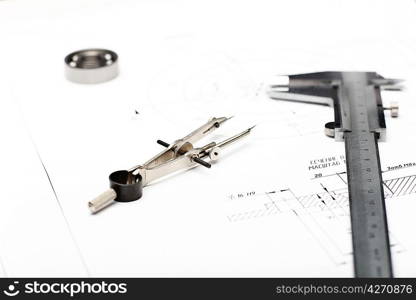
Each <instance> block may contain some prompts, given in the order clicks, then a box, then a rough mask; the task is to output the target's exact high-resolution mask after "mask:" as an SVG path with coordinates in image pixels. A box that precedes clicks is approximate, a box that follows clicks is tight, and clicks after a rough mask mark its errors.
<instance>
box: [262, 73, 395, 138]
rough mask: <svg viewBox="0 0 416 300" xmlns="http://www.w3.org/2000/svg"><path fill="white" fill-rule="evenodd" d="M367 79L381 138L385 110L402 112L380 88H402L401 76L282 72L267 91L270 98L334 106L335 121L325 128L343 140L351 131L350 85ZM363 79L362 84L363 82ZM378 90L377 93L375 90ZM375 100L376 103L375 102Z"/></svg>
mask: <svg viewBox="0 0 416 300" xmlns="http://www.w3.org/2000/svg"><path fill="white" fill-rule="evenodd" d="M357 75H358V77H360V78H361V79H364V80H363V81H361V83H362V82H364V83H365V86H366V88H367V93H368V97H367V99H368V100H367V102H368V103H366V105H368V106H370V107H373V106H372V105H373V104H374V107H376V110H371V111H370V113H372V114H374V118H371V120H372V122H373V123H372V124H370V126H371V130H372V131H373V132H375V133H376V134H377V137H378V138H379V139H380V140H381V141H384V140H385V128H386V122H385V118H384V110H389V111H390V112H391V116H392V117H397V116H398V104H396V103H394V104H393V103H392V105H391V106H390V107H383V104H382V100H381V95H380V91H381V90H389V91H400V90H402V89H403V86H402V85H400V83H401V82H402V81H403V80H401V79H389V78H384V77H382V76H380V75H379V74H377V73H375V72H336V71H327V72H315V73H305V74H296V75H286V76H279V77H278V79H279V83H278V84H272V85H270V87H269V90H268V91H267V93H268V95H269V97H270V98H272V99H275V100H285V101H294V102H300V103H311V104H319V105H325V106H330V107H334V121H331V122H328V123H326V124H325V126H324V132H325V134H326V135H327V136H329V137H334V138H335V140H337V141H343V139H344V132H349V131H351V119H350V113H349V108H348V103H345V98H346V96H347V95H346V94H345V93H346V91H345V89H343V87H345V86H346V85H354V84H358V83H357V82H355V78H356V77H357ZM361 83H360V84H361ZM374 92H375V97H373V96H372V95H371V93H374ZM371 102H374V103H371Z"/></svg>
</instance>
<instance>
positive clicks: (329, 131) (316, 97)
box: [268, 72, 402, 277]
mask: <svg viewBox="0 0 416 300" xmlns="http://www.w3.org/2000/svg"><path fill="white" fill-rule="evenodd" d="M288 79H289V81H288V83H285V84H279V85H272V86H270V90H269V91H268V94H269V96H270V97H271V98H272V99H276V100H289V101H296V102H304V103H315V104H321V105H329V106H333V107H334V121H333V122H329V123H326V124H325V134H326V135H328V136H330V137H334V138H335V140H337V141H344V142H345V153H346V163H347V176H348V193H349V204H350V215H351V229H352V243H353V254H354V270H355V276H356V277H392V276H393V271H392V263H391V253H390V242H389V236H388V226H387V217H386V208H385V201H384V191H383V182H382V177H381V168H380V157H379V151H378V145H377V141H378V140H380V141H384V140H385V136H386V134H385V133H386V122H385V118H384V110H385V109H390V110H391V113H392V116H393V117H396V116H397V115H398V106H397V105H395V106H392V107H391V108H383V103H382V100H381V90H401V88H402V87H401V86H400V85H398V83H400V82H401V80H398V79H387V78H384V77H382V76H380V75H378V74H377V73H375V72H317V73H307V74H297V75H289V76H288Z"/></svg>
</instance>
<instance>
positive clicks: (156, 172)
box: [88, 117, 254, 213]
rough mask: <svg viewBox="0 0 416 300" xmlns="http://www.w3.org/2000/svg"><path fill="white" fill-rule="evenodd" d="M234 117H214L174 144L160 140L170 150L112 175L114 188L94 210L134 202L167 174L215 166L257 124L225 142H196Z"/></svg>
mask: <svg viewBox="0 0 416 300" xmlns="http://www.w3.org/2000/svg"><path fill="white" fill-rule="evenodd" d="M230 119H231V118H225V117H221V118H212V119H210V120H209V121H208V122H207V123H205V124H204V125H202V126H201V127H199V128H198V129H196V130H194V131H192V132H191V133H190V134H188V135H187V136H185V137H183V138H181V139H179V140H176V141H175V142H174V143H172V144H168V143H166V142H164V141H161V140H158V141H157V143H158V144H160V145H162V146H164V147H165V148H166V149H165V150H164V151H162V152H161V153H159V154H158V155H156V156H155V157H153V158H152V159H150V160H149V161H147V162H145V163H144V164H142V165H137V166H135V167H133V168H131V169H129V170H121V171H116V172H113V173H111V174H110V176H109V180H110V189H109V190H107V191H105V192H104V193H102V194H101V195H99V196H98V197H96V198H95V199H94V200H92V201H90V202H88V206H89V208H90V210H91V212H92V213H96V212H98V211H100V210H102V209H103V208H105V207H107V206H109V205H110V204H112V203H114V202H130V201H135V200H138V199H140V198H141V197H142V193H143V187H145V186H147V185H148V184H150V183H151V182H154V181H156V180H158V179H160V178H162V177H164V176H167V175H169V174H172V173H175V172H177V171H180V170H186V169H191V168H194V167H197V166H199V165H201V166H204V167H206V168H211V162H213V161H216V160H218V158H219V157H220V156H221V151H222V149H223V148H225V147H226V146H228V145H230V144H232V143H234V142H236V141H238V140H240V139H241V138H243V137H245V136H247V135H248V134H250V132H251V130H252V129H253V127H254V126H253V127H251V128H249V129H247V130H245V131H243V132H241V133H239V134H237V135H235V136H232V137H230V138H228V139H226V140H224V141H221V142H218V143H217V142H211V143H209V144H207V145H205V146H203V147H200V148H194V143H195V142H197V141H198V140H200V139H202V138H204V137H205V136H206V135H208V134H210V133H212V132H213V131H215V130H216V129H217V128H219V127H220V126H221V125H222V124H223V123H224V122H226V121H228V120H230Z"/></svg>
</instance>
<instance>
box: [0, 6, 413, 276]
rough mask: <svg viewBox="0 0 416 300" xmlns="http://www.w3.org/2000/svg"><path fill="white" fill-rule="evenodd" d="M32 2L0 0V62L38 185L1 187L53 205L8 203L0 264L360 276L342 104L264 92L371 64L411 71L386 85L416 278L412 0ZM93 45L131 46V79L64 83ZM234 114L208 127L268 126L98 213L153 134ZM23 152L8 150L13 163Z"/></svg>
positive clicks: (387, 165)
mask: <svg viewBox="0 0 416 300" xmlns="http://www.w3.org/2000/svg"><path fill="white" fill-rule="evenodd" d="M23 3H26V5H31V4H28V3H29V1H21V2H20V3H19V2H17V3H16V4H13V3H11V2H10V3H7V2H4V3H0V4H1V5H2V6H3V8H2V9H1V10H0V20H1V21H0V22H2V23H3V25H4V26H1V28H2V29H0V31H1V33H2V36H3V40H4V42H3V45H6V46H5V47H2V49H0V54H2V55H7V57H13V58H15V59H10V60H8V61H6V62H5V65H4V68H3V69H2V70H1V71H0V72H2V73H3V74H7V77H8V82H9V83H8V84H7V86H8V87H10V89H11V90H12V92H11V95H9V96H8V99H9V100H8V101H9V102H10V103H11V104H10V106H13V107H14V108H13V109H14V111H16V112H15V113H14V115H10V116H9V117H10V118H11V119H13V120H15V121H14V122H15V123H16V124H20V125H19V126H21V127H19V128H20V129H16V128H18V127H17V126H16V128H15V127H11V129H10V130H14V131H16V136H21V139H23V140H25V141H26V144H24V145H26V146H25V147H19V146H17V145H16V146H15V147H16V148H22V149H26V148H28V149H29V150H28V154H27V157H28V158H27V160H28V161H30V162H31V164H32V165H28V164H24V165H25V166H26V168H28V169H29V170H30V172H32V174H34V175H32V176H31V178H32V177H33V178H39V181H40V182H39V183H37V182H33V187H31V188H30V194H27V193H26V192H24V193H23V192H22V193H20V194H18V195H16V194H10V195H7V197H10V198H11V199H15V200H16V201H17V200H19V201H22V199H27V200H31V199H34V201H35V200H36V199H42V200H43V199H46V198H47V199H48V201H49V202H47V203H45V204H42V205H40V206H38V205H34V204H32V205H33V206H30V207H28V206H24V205H23V206H22V207H19V209H18V210H16V209H12V208H10V207H5V208H4V209H2V214H5V215H10V216H16V217H17V219H16V220H20V221H19V222H17V221H16V224H15V226H8V228H7V232H5V231H6V230H3V232H2V233H1V235H0V257H1V258H2V261H3V264H4V265H5V266H6V267H5V269H6V271H7V273H6V274H4V275H8V276H25V275H26V276H32V275H33V276H55V275H57V274H59V275H63V276H72V275H74V276H87V275H90V276H352V275H353V270H352V255H351V250H352V249H351V237H350V233H349V231H350V227H349V215H348V212H349V209H348V196H347V194H346V184H345V181H346V178H345V163H344V161H343V155H344V145H343V143H336V142H334V141H333V140H331V139H328V138H326V137H325V136H324V134H323V125H324V124H325V123H326V122H328V121H331V120H332V119H333V110H332V108H329V107H321V106H313V105H305V104H296V103H285V102H278V101H273V100H270V99H269V98H268V97H267V95H266V88H267V85H268V84H269V83H273V80H274V78H273V75H275V74H292V73H300V72H312V71H319V70H374V71H377V72H379V73H380V74H382V75H385V76H389V77H398V78H404V79H406V80H407V81H406V86H407V87H408V89H407V90H406V91H405V92H400V93H387V92H386V93H383V101H384V103H385V104H387V105H388V104H389V102H390V101H393V100H396V101H399V102H400V118H398V119H391V118H390V117H388V115H387V117H386V118H387V120H386V121H387V135H388V141H387V142H386V143H380V155H381V160H382V168H383V170H385V171H386V172H385V173H383V177H384V180H385V185H386V186H387V187H385V192H386V204H387V211H388V219H389V226H390V231H391V240H392V252H393V260H394V271H395V274H396V275H397V276H415V274H416V265H415V260H414V257H415V255H416V245H415V242H414V240H413V238H412V237H413V235H412V228H414V227H415V225H416V224H414V222H415V221H414V217H413V214H412V212H413V211H415V205H416V201H415V199H416V198H415V197H416V188H415V187H414V186H415V185H416V180H415V182H413V180H414V178H415V175H416V167H415V166H414V163H415V162H416V156H415V155H414V151H412V149H413V148H414V145H416V138H414V137H413V134H412V133H413V132H414V129H415V127H416V122H415V120H414V117H413V116H414V113H413V112H414V111H415V108H416V104H415V103H414V102H415V101H412V100H413V99H416V97H415V92H414V88H413V87H414V86H415V83H416V82H415V80H414V78H416V77H415V75H416V74H415V70H416V58H415V56H414V53H415V50H416V39H415V38H414V33H413V29H414V28H415V25H416V24H415V22H416V21H414V19H415V18H414V16H415V13H416V4H415V3H414V2H413V1H403V2H401V3H397V1H382V2H380V1H379V2H378V5H377V6H375V5H374V2H373V1H337V2H335V1H314V2H311V1H290V2H276V1H250V2H248V3H244V4H242V3H240V4H239V6H238V7H239V9H238V10H236V6H235V4H233V3H232V1H231V2H227V3H224V2H219V1H218V2H217V1H214V2H213V3H212V4H211V5H210V6H205V5H202V4H200V3H198V4H197V3H196V2H191V1H176V2H165V1H156V2H147V1H143V2H136V1H123V2H122V3H119V2H117V1H106V2H105V5H102V6H101V7H100V9H99V10H96V9H95V7H96V6H95V4H96V3H98V2H97V1H91V2H90V1H89V2H88V4H86V3H84V2H82V1H71V4H69V1H62V2H61V4H60V5H57V4H51V3H52V2H50V1H39V3H44V5H47V4H48V5H51V6H50V11H49V14H50V16H48V17H47V16H46V15H45V12H44V11H42V10H41V9H39V8H33V9H34V12H36V13H37V14H38V15H36V14H35V13H33V11H32V14H30V17H28V14H29V13H28V12H25V10H22V9H21V8H22V7H20V5H23ZM318 6H320V7H325V9H324V10H319V9H316V7H318ZM219 7H221V9H218V8H219ZM299 7H301V8H302V9H299ZM0 8H1V6H0ZM80 8H82V10H77V9H80ZM80 11H82V12H80ZM311 11H313V13H312V14H311ZM276 12H280V13H276ZM155 15H157V16H158V18H157V20H155V18H154V16H155ZM352 15H354V22H353V23H352V22H351V16H352ZM213 16H215V17H213ZM109 18H111V19H112V20H114V21H113V22H111V26H110V24H109V23H108V22H107V20H109ZM294 18H295V19H296V20H298V21H297V22H294V20H293V19H294ZM369 19H370V20H371V22H369ZM213 20H216V21H215V22H214V21H213ZM230 20H232V22H230ZM86 24H88V25H89V26H87V27H85V26H84V25H86ZM305 24H307V26H306V25H305ZM328 24H332V25H331V26H328ZM120 33H123V34H120ZM91 46H93V47H96V46H102V47H106V48H109V49H112V50H114V51H116V52H117V53H118V54H119V55H120V68H121V73H120V76H119V77H118V78H117V79H115V80H113V81H111V82H108V83H105V84H100V85H78V84H73V83H71V82H68V81H66V80H65V78H64V76H63V58H64V56H65V55H66V54H67V53H69V52H71V51H73V50H77V49H81V48H85V47H91ZM28 48H30V55H26V52H27V49H28ZM17 58H18V61H19V63H18V64H16V59H17ZM16 107H17V108H16ZM5 110H12V108H9V107H6V108H5ZM136 112H137V113H136ZM232 115H234V116H235V118H233V119H232V120H230V121H229V122H227V123H226V124H224V126H222V127H221V128H220V129H219V130H218V131H216V132H215V134H213V136H211V137H209V138H207V141H211V140H216V141H218V140H222V139H224V138H226V137H228V136H230V135H233V134H235V133H237V132H239V131H242V130H244V129H246V128H248V127H251V126H252V125H257V126H256V128H255V129H254V130H253V133H252V135H250V136H249V137H248V138H247V139H245V140H244V141H243V142H241V143H237V144H235V145H233V146H231V147H230V148H228V149H226V150H225V151H224V156H223V157H222V158H221V159H220V160H219V161H218V163H216V164H215V165H214V166H213V167H212V168H211V169H210V170H207V169H204V168H195V169H193V170H190V171H187V172H182V173H180V174H177V175H175V176H171V177H169V178H167V179H165V180H162V181H160V182H158V183H156V184H152V185H150V186H148V187H145V189H144V196H143V198H142V199H140V200H139V201H135V202H132V203H128V204H116V205H113V206H112V207H110V208H108V209H106V210H104V211H102V212H100V213H99V214H97V215H93V216H92V215H90V213H89V211H88V209H87V205H86V203H87V202H88V201H89V200H90V199H92V198H93V197H95V196H96V195H97V194H98V193H100V192H102V191H104V190H105V189H107V188H108V182H107V176H108V174H109V173H111V172H112V171H114V170H119V169H126V168H129V167H131V166H133V165H136V164H138V163H142V162H144V161H146V160H147V159H148V158H150V157H151V156H153V155H154V154H156V153H158V152H159V151H161V149H160V146H159V145H157V144H156V143H155V141H156V140H157V139H162V140H166V141H167V142H172V141H174V140H175V139H177V138H179V137H181V136H184V135H186V134H187V133H189V132H190V131H191V130H193V129H194V128H196V127H198V126H199V125H201V124H202V123H204V122H206V121H207V120H208V118H210V117H212V116H217V117H221V116H232ZM22 120H24V121H22ZM23 122H24V123H23ZM6 124H7V123H6ZM24 128H26V129H24ZM25 130H26V131H25ZM9 134H10V136H15V135H13V134H12V132H10V133H9ZM28 140H33V143H30V142H28ZM202 143H203V142H202ZM36 151H38V152H39V155H40V157H41V159H42V162H43V163H44V166H45V168H46V170H47V172H48V175H49V176H50V180H51V182H52V184H53V187H54V190H55V192H56V197H57V199H58V201H57V200H56V199H55V198H54V197H55V196H54V194H53V192H52V190H51V189H50V185H49V183H48V180H47V178H46V177H45V172H44V170H43V167H42V165H41V164H40V162H39V158H38V157H36V155H35V154H34V153H36ZM10 152H11V153H13V151H12V150H10ZM9 156H10V154H9ZM9 156H7V154H6V155H5V154H3V153H2V157H9ZM16 161H17V162H20V157H19V156H16V157H14V159H13V160H10V161H9V160H8V159H5V162H4V164H5V165H6V166H7V168H8V170H12V171H13V170H15V166H16V164H15V162H16ZM35 183H36V184H35ZM45 195H46V196H45ZM26 197H27V198H26ZM27 200H25V201H27ZM36 201H37V202H36V203H38V202H39V200H36ZM3 205H4V204H3ZM60 207H62V211H63V212H64V215H65V218H66V221H65V219H64V217H63V215H62V212H61V211H60ZM34 210H36V212H37V213H38V214H39V217H38V218H36V220H38V219H40V220H43V222H47V223H48V224H53V225H51V227H53V229H51V227H48V229H49V230H50V231H44V230H43V231H42V235H38V234H33V235H32V238H33V239H34V240H35V242H36V246H35V245H34V246H33V249H35V250H33V252H31V253H33V254H31V256H30V257H32V258H33V259H31V260H30V259H29V258H27V259H25V260H24V263H23V262H21V263H19V260H20V259H21V257H22V256H25V255H28V254H27V253H29V252H27V251H26V250H22V247H20V246H19V244H16V243H15V241H14V236H16V235H22V232H23V233H25V232H26V230H27V228H28V226H29V224H36V222H34V221H33V222H31V221H30V220H31V219H29V220H27V221H26V216H31V217H30V218H32V219H33V218H34V216H33V211H34ZM46 217H49V218H50V220H47V219H45V218H46ZM37 222H39V221H37ZM66 222H67V223H66ZM57 224H58V225H57ZM59 224H60V225H59ZM66 224H68V226H66ZM24 226H26V227H24ZM39 226H40V225H39ZM3 228H5V227H3ZM33 230H34V229H33ZM68 230H70V231H68ZM57 237H58V238H59V239H61V240H57ZM35 242H33V243H32V244H34V243H35ZM65 243H66V244H65ZM2 245H3V246H2ZM4 245H8V246H7V247H6V246H4ZM63 245H68V246H65V247H64V248H67V249H70V250H68V252H65V253H66V254H65V253H62V256H59V257H58V256H51V255H50V254H49V253H48V252H46V253H44V252H43V251H40V250H39V249H43V248H40V247H45V248H47V249H54V248H53V247H63ZM14 249H21V251H20V252H19V251H17V252H15V251H13V250H14ZM54 252H59V253H61V251H60V250H59V251H54ZM50 257H55V258H56V259H57V260H59V261H60V262H62V261H66V263H62V265H58V264H57V263H56V262H55V261H49V260H50ZM41 266H46V267H44V268H43V267H41Z"/></svg>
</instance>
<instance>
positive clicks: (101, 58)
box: [65, 49, 119, 83]
mask: <svg viewBox="0 0 416 300" xmlns="http://www.w3.org/2000/svg"><path fill="white" fill-rule="evenodd" d="M118 72H119V71H118V55H117V54H116V53H115V52H113V51H111V50H106V49H84V50H79V51H76V52H73V53H71V54H69V55H67V56H66V57H65V77H66V78H67V79H68V80H69V81H72V82H76V83H100V82H106V81H109V80H111V79H113V78H115V77H117V75H118Z"/></svg>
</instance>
